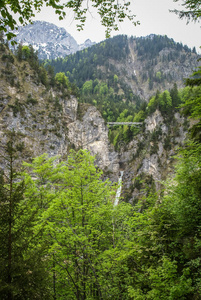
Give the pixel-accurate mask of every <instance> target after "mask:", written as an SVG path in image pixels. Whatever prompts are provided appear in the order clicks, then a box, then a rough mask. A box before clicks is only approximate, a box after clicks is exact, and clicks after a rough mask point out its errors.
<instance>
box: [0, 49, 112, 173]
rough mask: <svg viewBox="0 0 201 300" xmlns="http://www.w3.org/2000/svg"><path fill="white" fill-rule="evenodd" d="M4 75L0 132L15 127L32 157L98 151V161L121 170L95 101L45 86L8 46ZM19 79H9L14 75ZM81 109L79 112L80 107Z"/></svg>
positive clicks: (0, 88)
mask: <svg viewBox="0 0 201 300" xmlns="http://www.w3.org/2000/svg"><path fill="white" fill-rule="evenodd" d="M2 50H4V54H3V55H2V56H1V58H2V57H3V60H2V59H1V63H0V67H1V74H2V76H1V78H0V108H1V110H0V138H1V140H5V138H6V137H5V132H6V130H9V131H11V130H15V132H17V133H18V134H19V137H20V139H21V142H22V143H23V144H24V146H25V147H26V148H27V151H29V156H31V157H34V156H37V155H40V154H42V153H44V152H46V153H48V154H49V155H50V156H53V155H61V157H62V158H66V157H67V155H68V152H69V150H70V149H71V148H75V149H79V148H85V149H88V150H90V152H91V153H92V154H93V155H96V157H97V159H96V162H97V164H98V166H99V167H100V168H101V169H103V170H107V171H110V172H115V173H117V172H118V162H117V153H115V152H114V150H113V148H112V146H111V145H110V144H109V141H108V128H107V126H106V125H105V123H104V120H103V118H102V117H101V114H100V113H99V112H98V111H97V109H96V108H95V107H92V106H90V105H81V104H80V105H79V107H78V100H77V99H76V97H75V96H69V95H68V94H65V91H63V92H61V91H58V90H53V89H47V88H46V87H45V86H43V85H42V84H41V83H38V82H36V77H35V76H36V74H34V71H33V70H32V69H31V68H30V66H29V64H28V62H26V61H23V62H18V61H17V60H16V58H15V57H14V56H13V55H12V54H11V53H10V52H9V50H8V49H7V48H6V47H4V48H3V49H2ZM12 74H15V79H14V81H13V82H10V77H11V75H12ZM79 111H81V113H79Z"/></svg>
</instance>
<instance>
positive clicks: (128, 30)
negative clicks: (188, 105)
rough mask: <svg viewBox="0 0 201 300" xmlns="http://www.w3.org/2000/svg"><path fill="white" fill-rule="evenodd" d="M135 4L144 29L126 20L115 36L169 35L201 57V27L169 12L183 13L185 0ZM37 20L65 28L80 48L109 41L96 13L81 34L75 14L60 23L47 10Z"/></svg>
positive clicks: (138, 1)
mask: <svg viewBox="0 0 201 300" xmlns="http://www.w3.org/2000/svg"><path fill="white" fill-rule="evenodd" d="M131 1H132V2H131V10H132V13H133V14H135V15H136V21H137V20H138V21H140V25H137V26H134V25H132V23H131V22H130V21H128V20H126V21H124V22H122V23H120V24H119V31H115V32H112V34H111V36H114V35H117V34H126V35H128V36H136V37H139V36H147V35H149V34H160V35H167V36H168V37H169V38H173V39H174V40H175V41H176V42H181V43H183V44H184V45H187V46H188V47H190V48H193V47H194V46H195V47H196V50H197V52H199V53H201V49H200V46H201V39H200V37H201V23H194V22H191V23H189V24H186V20H181V19H179V17H178V16H177V15H176V14H174V13H171V12H169V10H172V9H175V8H176V9H180V10H182V6H181V4H182V2H183V1H182V0H180V1H179V2H178V3H175V2H173V0H131ZM34 20H41V21H46V22H50V23H53V24H55V25H57V26H59V27H64V28H65V29H66V31H67V32H68V33H70V34H71V35H72V36H73V37H74V39H75V40H76V41H77V42H78V44H82V43H83V42H84V41H85V40H86V39H90V40H91V41H93V42H96V43H98V42H100V41H103V40H104V39H105V28H104V27H103V26H101V24H100V18H99V16H98V15H97V14H96V12H95V11H93V10H92V11H91V12H90V13H89V14H88V16H87V21H86V25H85V28H84V30H83V31H81V32H78V31H77V30H76V21H75V20H74V15H73V12H71V11H67V15H66V18H65V19H64V20H62V21H59V20H58V16H57V15H55V13H54V11H53V9H51V8H49V7H48V8H47V7H44V8H43V9H42V10H41V12H40V13H38V14H36V16H35V18H34Z"/></svg>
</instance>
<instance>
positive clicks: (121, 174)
mask: <svg viewBox="0 0 201 300" xmlns="http://www.w3.org/2000/svg"><path fill="white" fill-rule="evenodd" d="M123 174H124V171H120V177H119V181H118V186H119V187H118V190H117V193H116V196H115V201H114V206H116V205H118V203H119V198H120V195H121V188H122V184H121V182H122V177H123Z"/></svg>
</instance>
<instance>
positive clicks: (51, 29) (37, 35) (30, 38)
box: [14, 21, 95, 59]
mask: <svg viewBox="0 0 201 300" xmlns="http://www.w3.org/2000/svg"><path fill="white" fill-rule="evenodd" d="M14 33H15V34H16V35H17V37H16V41H17V42H18V43H20V42H21V43H22V44H24V45H32V46H33V48H34V49H35V50H37V51H38V57H39V59H54V58H57V57H65V56H66V55H69V54H72V53H75V52H76V51H78V50H82V49H84V48H87V47H90V46H92V45H93V44H95V43H92V42H91V41H90V40H86V41H85V43H84V44H81V45H78V44H77V42H76V40H75V39H74V38H73V37H72V36H71V35H70V34H69V33H68V32H67V31H66V30H65V29H64V28H60V27H57V26H56V25H54V24H51V23H48V22H43V21H35V22H33V24H29V25H27V26H23V27H22V26H20V27H19V28H18V30H17V31H15V32H14Z"/></svg>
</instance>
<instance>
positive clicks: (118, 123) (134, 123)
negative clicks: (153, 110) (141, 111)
mask: <svg viewBox="0 0 201 300" xmlns="http://www.w3.org/2000/svg"><path fill="white" fill-rule="evenodd" d="M142 124H143V123H142V122H107V125H109V126H116V125H128V126H135V125H142Z"/></svg>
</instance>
